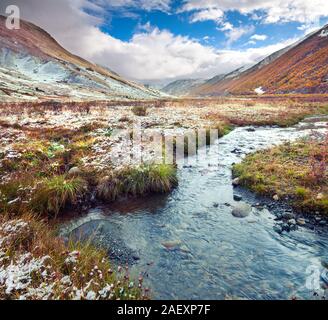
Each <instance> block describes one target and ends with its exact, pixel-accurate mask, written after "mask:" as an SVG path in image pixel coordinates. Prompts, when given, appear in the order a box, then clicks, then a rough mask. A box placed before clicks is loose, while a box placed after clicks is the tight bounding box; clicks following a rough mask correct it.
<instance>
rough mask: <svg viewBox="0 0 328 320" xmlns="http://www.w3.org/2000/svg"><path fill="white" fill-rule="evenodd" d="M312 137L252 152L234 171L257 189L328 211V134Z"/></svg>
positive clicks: (309, 209)
mask: <svg viewBox="0 0 328 320" xmlns="http://www.w3.org/2000/svg"><path fill="white" fill-rule="evenodd" d="M309 139H310V140H308V139H304V140H301V141H298V142H296V143H287V144H284V145H282V146H278V147H275V148H272V149H269V150H266V151H261V152H257V153H255V154H252V155H249V156H247V157H246V159H245V160H244V161H243V162H242V163H241V164H237V165H235V166H234V170H233V171H234V175H235V176H236V177H239V179H240V182H241V184H242V185H244V186H248V187H250V188H251V189H252V190H253V191H255V192H257V193H260V194H263V195H269V196H273V195H275V194H277V195H279V196H280V198H282V199H287V200H288V201H289V202H291V204H292V205H293V207H294V208H295V209H297V210H303V211H306V212H309V213H315V212H320V213H321V214H323V215H328V135H326V136H323V137H319V138H318V137H315V138H309Z"/></svg>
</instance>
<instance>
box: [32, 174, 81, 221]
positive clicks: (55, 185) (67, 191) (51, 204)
mask: <svg viewBox="0 0 328 320" xmlns="http://www.w3.org/2000/svg"><path fill="white" fill-rule="evenodd" d="M86 191H87V183H86V182H85V180H83V179H82V178H80V177H71V178H69V177H68V176H66V175H60V176H53V177H51V178H46V179H43V180H42V181H40V182H38V183H37V185H36V187H35V191H34V193H33V198H32V202H31V208H32V210H33V211H34V212H39V213H41V214H45V213H48V214H54V215H55V216H57V215H58V214H59V212H60V211H61V210H62V209H63V208H65V207H66V206H68V205H74V204H76V203H77V201H78V200H79V198H82V197H83V195H84V194H85V193H86Z"/></svg>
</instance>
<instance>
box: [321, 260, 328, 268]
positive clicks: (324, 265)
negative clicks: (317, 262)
mask: <svg viewBox="0 0 328 320" xmlns="http://www.w3.org/2000/svg"><path fill="white" fill-rule="evenodd" d="M321 265H322V266H323V267H324V268H326V269H328V258H327V259H321Z"/></svg>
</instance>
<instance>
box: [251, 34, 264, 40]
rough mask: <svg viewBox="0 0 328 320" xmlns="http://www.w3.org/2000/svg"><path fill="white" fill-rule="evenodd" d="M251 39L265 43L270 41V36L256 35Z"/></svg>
mask: <svg viewBox="0 0 328 320" xmlns="http://www.w3.org/2000/svg"><path fill="white" fill-rule="evenodd" d="M250 39H251V40H255V41H264V40H266V39H268V36H267V35H265V34H254V35H252V36H251V38H250Z"/></svg>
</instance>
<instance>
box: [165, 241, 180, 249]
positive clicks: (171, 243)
mask: <svg viewBox="0 0 328 320" xmlns="http://www.w3.org/2000/svg"><path fill="white" fill-rule="evenodd" d="M181 244H182V242H181V241H180V240H175V241H167V242H162V246H163V247H164V248H165V249H167V250H174V249H176V248H178V247H180V246H181Z"/></svg>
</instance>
